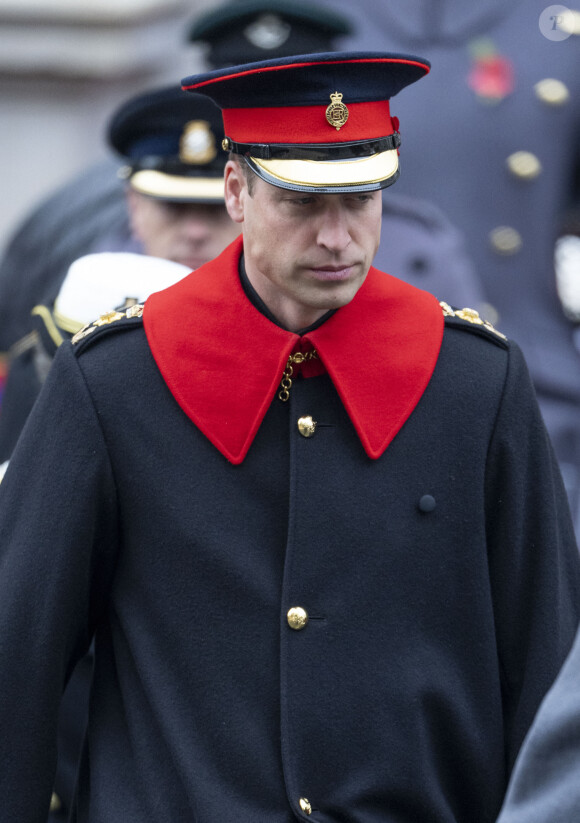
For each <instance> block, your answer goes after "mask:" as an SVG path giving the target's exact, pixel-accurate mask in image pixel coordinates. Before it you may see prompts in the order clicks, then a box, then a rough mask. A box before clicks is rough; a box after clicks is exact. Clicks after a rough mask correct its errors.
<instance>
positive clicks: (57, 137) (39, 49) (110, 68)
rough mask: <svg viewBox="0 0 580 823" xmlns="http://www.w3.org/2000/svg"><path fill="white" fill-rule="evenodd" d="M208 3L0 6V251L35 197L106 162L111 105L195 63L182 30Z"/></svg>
mask: <svg viewBox="0 0 580 823" xmlns="http://www.w3.org/2000/svg"><path fill="white" fill-rule="evenodd" d="M214 5H217V2H216V0H94V2H90V3H87V2H86V0H0V122H1V123H2V128H1V129H0V157H1V158H2V181H3V185H2V187H1V189H0V253H1V252H2V250H3V249H4V248H5V246H6V243H7V241H8V239H9V237H10V234H11V232H12V231H13V230H14V229H15V228H16V227H17V226H18V225H19V223H20V222H21V220H22V219H23V217H24V216H25V215H26V214H27V212H28V211H29V210H30V209H31V208H32V207H33V206H35V205H36V204H37V203H38V202H39V200H41V199H42V198H43V197H44V196H47V195H48V194H49V193H51V192H53V191H54V189H55V188H56V187H58V186H60V185H61V184H62V183H64V182H66V180H67V179H69V178H71V177H73V176H74V175H75V174H77V173H78V172H80V171H82V170H83V169H85V168H87V167H88V166H90V165H91V164H92V163H94V162H97V161H98V160H100V159H102V158H104V157H106V156H107V153H108V152H107V147H106V141H105V139H104V134H105V126H106V122H107V119H108V117H109V116H110V113H111V111H112V110H113V109H114V108H115V107H116V106H117V105H118V104H119V103H120V102H122V101H123V100H124V99H126V98H127V97H128V96H130V95H131V94H132V93H138V92H139V91H141V90H142V89H145V88H147V87H150V86H153V85H155V84H157V83H159V84H162V83H171V82H176V83H178V82H179V80H180V79H181V77H182V76H184V75H185V74H190V73H191V72H192V71H196V70H197V69H198V68H199V67H200V66H201V65H202V61H201V56H200V55H199V50H197V51H196V47H195V46H192V44H191V43H188V42H187V33H188V27H189V25H190V23H191V20H192V19H193V18H194V17H195V16H196V15H197V14H198V13H200V12H202V11H204V10H206V9H207V8H211V7H212V6H214Z"/></svg>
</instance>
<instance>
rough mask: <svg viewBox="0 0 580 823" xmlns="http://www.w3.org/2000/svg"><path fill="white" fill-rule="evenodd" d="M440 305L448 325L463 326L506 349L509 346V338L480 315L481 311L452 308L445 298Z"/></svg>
mask: <svg viewBox="0 0 580 823" xmlns="http://www.w3.org/2000/svg"><path fill="white" fill-rule="evenodd" d="M439 305H440V306H441V310H442V311H443V316H444V317H445V324H446V325H448V326H455V327H456V328H462V329H465V330H466V331H471V332H474V333H475V334H479V335H480V336H481V337H485V338H487V339H488V340H491V341H492V342H493V343H495V344H496V345H498V346H501V347H502V348H504V349H507V348H508V339H507V337H506V336H505V334H502V333H501V332H500V331H498V330H497V329H495V328H494V327H493V326H492V325H491V323H489V322H488V321H487V320H484V319H483V318H482V317H480V316H479V312H476V311H475V309H455V308H451V306H450V305H449V304H448V303H445V302H443V300H440V301H439Z"/></svg>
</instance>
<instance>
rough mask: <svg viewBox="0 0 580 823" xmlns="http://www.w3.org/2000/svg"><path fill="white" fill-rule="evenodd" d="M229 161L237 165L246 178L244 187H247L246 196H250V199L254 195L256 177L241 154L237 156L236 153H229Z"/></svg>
mask: <svg viewBox="0 0 580 823" xmlns="http://www.w3.org/2000/svg"><path fill="white" fill-rule="evenodd" d="M230 160H233V161H234V163H237V164H238V165H239V166H240V168H241V170H242V172H243V175H244V177H245V178H246V185H247V186H248V194H249V195H250V197H252V195H253V194H254V187H255V184H256V178H257V176H258V175H257V174H256V172H255V171H254V170H253V169H251V168H250V167H249V166H248V164H247V163H246V160H245V158H244V156H243V154H237V153H236V152H233V151H232V152H230Z"/></svg>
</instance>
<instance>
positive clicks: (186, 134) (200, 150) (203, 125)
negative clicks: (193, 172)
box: [179, 120, 217, 166]
mask: <svg viewBox="0 0 580 823" xmlns="http://www.w3.org/2000/svg"><path fill="white" fill-rule="evenodd" d="M216 155H217V147H216V144H215V137H214V134H213V132H212V130H211V128H210V125H209V123H208V122H207V121H206V120H191V121H190V122H189V123H187V124H186V126H185V128H184V129H183V134H182V135H181V140H180V142H179V159H180V160H181V162H182V163H191V164H192V165H196V166H203V165H204V164H205V163H211V161H212V160H213V159H214V157H215V156H216Z"/></svg>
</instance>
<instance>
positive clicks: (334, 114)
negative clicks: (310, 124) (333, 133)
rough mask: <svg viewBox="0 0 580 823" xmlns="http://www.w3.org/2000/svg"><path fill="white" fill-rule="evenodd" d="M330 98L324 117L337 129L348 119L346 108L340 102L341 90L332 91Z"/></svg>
mask: <svg viewBox="0 0 580 823" xmlns="http://www.w3.org/2000/svg"><path fill="white" fill-rule="evenodd" d="M330 100H331V103H330V105H329V106H328V107H327V109H326V119H327V120H328V122H329V124H330V125H331V126H334V128H335V129H336V130H337V131H338V130H339V129H340V128H342V126H344V124H345V123H346V121H347V120H348V109H347V107H346V106H345V105H344V103H343V102H342V94H341V92H339V91H335V92H333V93H332V94H331V95H330Z"/></svg>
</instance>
